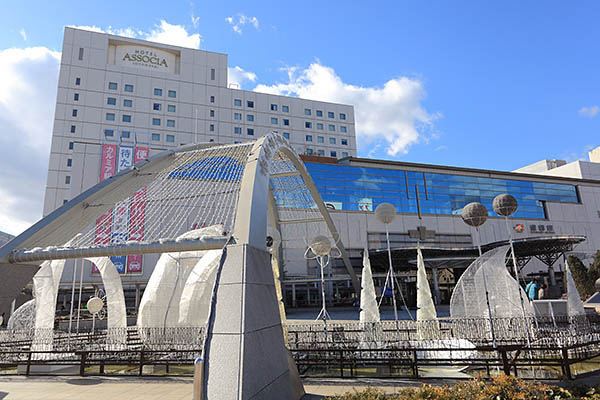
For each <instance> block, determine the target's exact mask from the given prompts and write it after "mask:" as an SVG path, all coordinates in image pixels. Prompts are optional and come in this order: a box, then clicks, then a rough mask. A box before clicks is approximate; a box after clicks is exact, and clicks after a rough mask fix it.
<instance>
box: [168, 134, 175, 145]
mask: <svg viewBox="0 0 600 400" xmlns="http://www.w3.org/2000/svg"><path fill="white" fill-rule="evenodd" d="M167 142H169V143H174V142H175V136H174V135H167Z"/></svg>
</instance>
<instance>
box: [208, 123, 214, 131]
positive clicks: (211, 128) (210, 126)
mask: <svg viewBox="0 0 600 400" xmlns="http://www.w3.org/2000/svg"><path fill="white" fill-rule="evenodd" d="M209 130H210V131H211V132H214V131H215V124H210V125H209Z"/></svg>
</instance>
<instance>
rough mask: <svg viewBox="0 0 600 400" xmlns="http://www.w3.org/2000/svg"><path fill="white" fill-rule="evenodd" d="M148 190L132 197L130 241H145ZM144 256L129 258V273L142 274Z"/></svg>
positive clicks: (144, 189)
mask: <svg viewBox="0 0 600 400" xmlns="http://www.w3.org/2000/svg"><path fill="white" fill-rule="evenodd" d="M145 219H146V188H145V187H143V188H141V189H140V190H138V191H137V192H135V193H134V194H133V196H131V203H130V206H129V240H135V241H141V240H143V239H144V225H145V223H146V221H145ZM142 261H143V256H142V255H141V254H134V255H130V256H129V257H127V272H128V273H130V272H133V273H140V272H142Z"/></svg>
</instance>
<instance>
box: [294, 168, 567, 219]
mask: <svg viewBox="0 0 600 400" xmlns="http://www.w3.org/2000/svg"><path fill="white" fill-rule="evenodd" d="M305 165H306V168H307V169H308V172H309V173H310V175H311V177H312V179H313V180H314V182H315V184H316V186H317V188H318V190H319V193H320V194H321V197H322V198H323V201H325V202H326V203H331V204H332V205H333V207H335V208H336V209H339V208H340V207H341V209H342V210H357V211H358V210H359V209H361V208H364V207H365V206H366V205H368V206H369V207H372V208H370V209H372V210H374V209H375V208H376V207H377V205H378V204H380V203H384V202H387V203H392V204H393V205H394V206H396V210H397V211H398V212H401V213H416V212H417V199H416V192H417V191H416V188H417V187H418V192H419V202H420V205H421V212H422V213H423V214H440V215H452V214H460V212H461V210H462V207H464V206H465V205H466V204H467V203H470V202H473V201H478V202H481V203H482V204H483V205H485V206H486V207H487V209H488V212H489V214H490V215H491V216H495V215H496V214H495V213H494V212H493V209H492V201H493V199H494V197H495V196H497V195H498V194H501V193H509V194H511V195H513V196H514V197H515V198H516V199H517V201H518V203H519V208H518V209H517V212H516V213H515V217H519V218H538V219H544V218H546V215H545V210H544V205H543V203H542V202H543V201H552V202H563V203H578V202H579V200H578V196H577V190H576V188H575V186H574V185H568V184H555V183H541V182H532V181H526V180H516V179H499V178H486V177H473V176H465V175H454V174H439V173H429V172H425V173H424V172H413V171H403V170H391V169H382V168H367V167H354V166H346V165H337V164H320V163H310V162H307V163H305Z"/></svg>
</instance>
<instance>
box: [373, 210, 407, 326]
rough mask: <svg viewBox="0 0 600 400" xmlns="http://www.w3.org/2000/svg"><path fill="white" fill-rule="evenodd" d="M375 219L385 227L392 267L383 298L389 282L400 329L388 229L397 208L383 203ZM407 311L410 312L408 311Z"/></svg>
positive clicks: (395, 315)
mask: <svg viewBox="0 0 600 400" xmlns="http://www.w3.org/2000/svg"><path fill="white" fill-rule="evenodd" d="M375 218H376V219H377V221H379V222H381V223H382V224H383V225H385V240H386V243H387V251H388V262H389V266H390V268H389V270H388V273H387V276H386V277H385V286H384V292H383V293H382V296H381V298H382V299H383V295H384V294H385V289H386V288H387V285H388V281H389V282H391V288H392V304H393V305H394V321H396V329H398V308H397V307H396V291H395V285H394V280H395V279H394V269H393V268H392V251H391V249H390V233H389V229H388V225H389V224H390V223H391V222H392V221H393V220H394V219H395V218H396V208H395V207H394V206H393V205H392V204H390V203H381V204H380V205H378V206H377V208H376V209H375ZM406 311H407V312H408V309H407V310H406Z"/></svg>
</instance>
